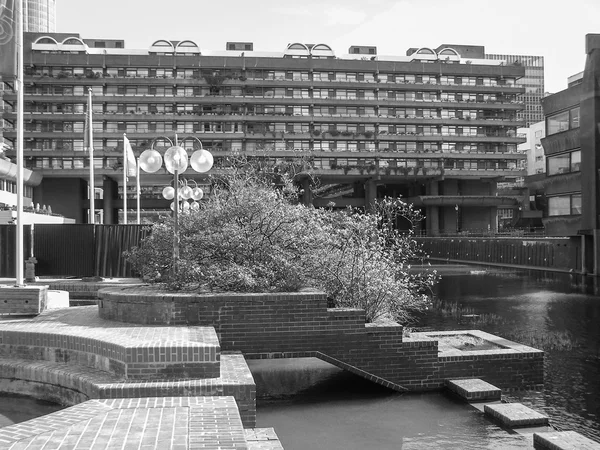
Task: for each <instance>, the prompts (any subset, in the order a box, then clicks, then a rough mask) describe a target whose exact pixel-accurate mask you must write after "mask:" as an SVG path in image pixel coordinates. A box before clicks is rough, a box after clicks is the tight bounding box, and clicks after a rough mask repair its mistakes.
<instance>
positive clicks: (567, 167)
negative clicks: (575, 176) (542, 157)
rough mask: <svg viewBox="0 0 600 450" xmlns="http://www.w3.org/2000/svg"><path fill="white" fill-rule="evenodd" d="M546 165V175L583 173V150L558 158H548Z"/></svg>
mask: <svg viewBox="0 0 600 450" xmlns="http://www.w3.org/2000/svg"><path fill="white" fill-rule="evenodd" d="M546 164H547V171H546V173H547V174H548V175H549V176H550V175H560V174H563V173H570V172H579V171H581V150H575V151H573V152H569V153H563V154H561V155H556V156H548V157H547V158H546Z"/></svg>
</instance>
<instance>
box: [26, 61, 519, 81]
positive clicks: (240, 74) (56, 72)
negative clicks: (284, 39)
mask: <svg viewBox="0 0 600 450" xmlns="http://www.w3.org/2000/svg"><path fill="white" fill-rule="evenodd" d="M27 75H32V76H52V77H59V78H60V77H73V76H75V77H77V76H79V77H88V78H97V77H136V78H178V79H184V78H195V79H199V78H201V77H202V78H206V79H207V80H213V79H214V77H219V79H220V80H221V81H223V80H227V79H239V78H241V79H242V80H245V79H248V80H261V81H263V80H267V81H268V80H289V81H337V82H367V83H369V82H371V83H376V82H379V83H425V84H446V85H465V86H499V85H502V86H514V85H515V84H516V80H515V79H514V78H512V77H473V76H449V75H429V74H417V75H415V74H398V73H375V72H341V71H327V72H323V71H319V70H315V71H313V72H312V73H311V72H309V71H308V70H261V69H248V70H245V71H237V70H222V69H220V70H215V69H191V68H190V69H183V68H182V69H172V68H148V67H121V68H117V67H109V68H106V69H103V68H102V67H58V66H55V67H36V68H33V69H29V70H28V71H27ZM311 75H312V77H311Z"/></svg>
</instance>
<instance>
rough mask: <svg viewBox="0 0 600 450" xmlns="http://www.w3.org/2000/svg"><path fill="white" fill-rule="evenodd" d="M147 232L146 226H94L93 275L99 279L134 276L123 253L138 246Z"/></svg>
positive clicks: (147, 227) (148, 229)
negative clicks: (94, 267) (94, 259)
mask: <svg viewBox="0 0 600 450" xmlns="http://www.w3.org/2000/svg"><path fill="white" fill-rule="evenodd" d="M149 232H150V227H149V226H147V225H96V240H95V254H96V261H95V266H96V272H95V273H96V274H97V275H99V276H101V277H116V278H123V277H132V276H136V274H135V273H133V271H132V270H131V264H129V263H128V262H127V261H125V258H124V257H123V252H124V251H126V250H130V249H131V248H132V247H135V246H137V245H139V244H140V242H141V240H142V239H143V238H144V237H146V236H147V235H148V234H149Z"/></svg>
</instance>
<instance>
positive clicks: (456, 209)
mask: <svg viewBox="0 0 600 450" xmlns="http://www.w3.org/2000/svg"><path fill="white" fill-rule="evenodd" d="M454 211H456V234H458V231H459V225H460V223H459V220H460V219H459V215H458V205H454Z"/></svg>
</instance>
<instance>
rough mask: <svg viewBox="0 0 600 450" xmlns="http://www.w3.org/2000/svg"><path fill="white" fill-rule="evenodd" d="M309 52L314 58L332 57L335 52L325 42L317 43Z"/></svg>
mask: <svg viewBox="0 0 600 450" xmlns="http://www.w3.org/2000/svg"><path fill="white" fill-rule="evenodd" d="M310 54H311V55H312V56H313V57H316V58H334V57H335V53H333V50H332V49H331V47H330V46H329V45H327V44H317V45H315V46H313V48H311V50H310Z"/></svg>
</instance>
